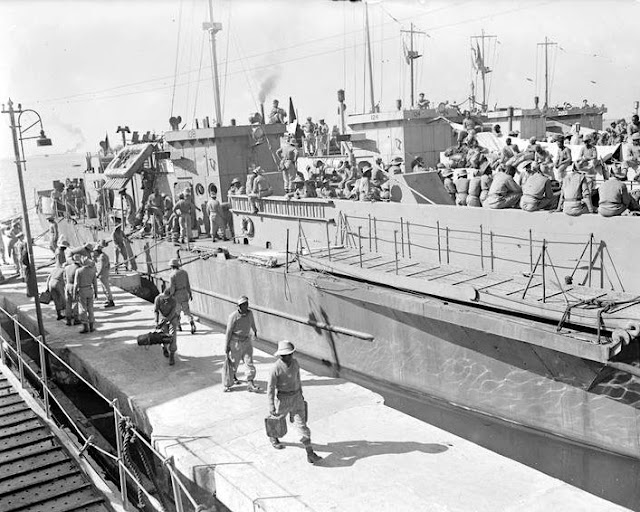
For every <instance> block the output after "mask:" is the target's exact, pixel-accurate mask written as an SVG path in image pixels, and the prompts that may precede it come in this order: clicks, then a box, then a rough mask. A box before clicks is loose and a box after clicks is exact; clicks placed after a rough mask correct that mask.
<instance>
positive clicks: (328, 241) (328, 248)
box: [287, 222, 331, 261]
mask: <svg viewBox="0 0 640 512" xmlns="http://www.w3.org/2000/svg"><path fill="white" fill-rule="evenodd" d="M324 226H325V228H326V231H327V253H328V254H329V261H331V239H330V238H329V223H328V222H325V223H324ZM287 231H289V230H287Z"/></svg>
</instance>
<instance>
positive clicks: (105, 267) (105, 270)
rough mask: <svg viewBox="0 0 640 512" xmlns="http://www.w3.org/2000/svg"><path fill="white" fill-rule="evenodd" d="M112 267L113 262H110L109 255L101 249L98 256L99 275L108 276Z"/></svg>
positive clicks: (97, 267)
mask: <svg viewBox="0 0 640 512" xmlns="http://www.w3.org/2000/svg"><path fill="white" fill-rule="evenodd" d="M110 267H111V263H110V262H109V256H107V255H106V254H105V253H104V252H102V251H100V252H99V253H98V257H97V258H96V273H97V274H98V277H108V276H109V268H110Z"/></svg>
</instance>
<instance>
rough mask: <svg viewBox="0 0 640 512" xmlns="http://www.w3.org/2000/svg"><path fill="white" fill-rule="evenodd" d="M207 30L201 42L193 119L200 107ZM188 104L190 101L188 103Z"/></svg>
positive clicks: (203, 33)
mask: <svg viewBox="0 0 640 512" xmlns="http://www.w3.org/2000/svg"><path fill="white" fill-rule="evenodd" d="M205 34H206V32H204V31H203V32H202V41H201V43H200V65H199V66H198V80H196V97H195V98H194V100H193V119H194V121H195V119H196V113H197V112H196V109H197V108H198V93H199V92H200V75H201V73H202V60H203V57H204V40H205ZM187 106H188V103H187Z"/></svg>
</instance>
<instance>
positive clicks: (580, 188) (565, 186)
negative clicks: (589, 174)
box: [558, 172, 593, 215]
mask: <svg viewBox="0 0 640 512" xmlns="http://www.w3.org/2000/svg"><path fill="white" fill-rule="evenodd" d="M583 201H584V203H585V204H586V205H587V208H588V209H589V211H593V204H592V203H591V194H590V192H589V184H588V183H587V180H586V179H585V177H584V174H581V173H577V172H571V173H569V174H567V175H566V176H565V177H564V179H563V180H562V190H561V192H560V202H559V203H558V209H560V208H562V211H563V212H564V213H566V214H568V215H580V214H581V213H582V212H583V207H582V202H583Z"/></svg>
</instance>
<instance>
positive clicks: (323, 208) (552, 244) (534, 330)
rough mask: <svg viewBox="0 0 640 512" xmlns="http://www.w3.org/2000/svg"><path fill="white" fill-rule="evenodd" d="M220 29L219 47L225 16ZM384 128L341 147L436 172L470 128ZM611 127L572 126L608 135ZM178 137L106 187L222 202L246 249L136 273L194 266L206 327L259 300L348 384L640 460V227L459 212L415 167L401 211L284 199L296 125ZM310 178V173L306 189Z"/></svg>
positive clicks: (395, 188) (175, 127)
mask: <svg viewBox="0 0 640 512" xmlns="http://www.w3.org/2000/svg"><path fill="white" fill-rule="evenodd" d="M365 8H366V4H365ZM208 26H209V31H210V34H211V40H212V43H214V42H215V34H216V32H217V31H218V30H219V29H220V25H219V24H217V23H215V22H214V21H213V15H212V16H211V20H210V22H209V24H208ZM213 49H214V50H215V44H213ZM214 55H215V52H214ZM214 69H215V66H214ZM215 82H217V78H216V80H215ZM216 98H217V105H216V119H221V117H220V107H219V95H218V94H216ZM483 105H485V106H486V101H483ZM342 107H343V106H342V103H341V104H340V111H341V112H343V113H344V108H342ZM376 110H377V109H376V108H375V105H374V104H373V102H372V112H369V113H365V114H358V115H352V116H348V117H347V118H346V119H345V126H343V130H342V131H343V134H342V137H341V138H340V142H341V145H342V147H343V149H346V150H348V151H349V152H351V153H352V154H353V157H354V158H355V159H356V161H363V160H367V161H371V160H372V159H373V158H374V157H377V156H381V157H382V158H383V159H384V160H386V161H390V160H391V159H392V158H393V157H396V156H401V157H402V158H403V159H404V161H405V162H410V161H412V160H414V159H415V158H416V157H417V156H421V157H423V160H424V162H425V164H426V165H427V166H431V165H435V164H436V163H437V162H438V161H439V158H440V153H441V152H443V151H444V150H445V149H447V148H448V147H450V146H452V145H455V144H456V126H455V125H456V124H457V123H458V122H459V121H460V120H461V113H460V111H459V109H456V108H449V107H447V106H446V105H445V106H444V107H443V108H435V109H414V108H410V109H406V110H403V109H401V108H400V109H398V110H396V111H393V112H377V111H376ZM480 110H481V111H480V112H478V113H477V114H478V115H479V116H480V118H481V119H482V120H483V121H485V119H486V121H485V122H486V124H487V125H488V126H491V125H492V124H501V125H504V129H505V131H506V130H509V131H512V130H519V131H520V135H521V136H522V137H529V136H538V137H543V136H544V135H546V132H547V125H548V122H549V121H554V122H557V121H555V117H554V116H556V117H557V116H559V114H558V112H554V111H553V109H547V110H546V112H543V111H542V110H541V109H538V108H535V109H531V111H529V110H526V109H507V110H506V111H503V110H496V111H493V112H489V111H483V110H485V109H480ZM604 111H605V110H604V109H598V108H592V107H588V108H580V109H567V110H566V112H567V114H566V116H564V115H563V116H561V117H563V118H565V119H569V120H571V121H573V120H574V119H580V120H581V122H582V123H583V124H584V125H586V126H589V123H591V126H592V127H593V128H594V129H600V128H602V113H603V112H604ZM501 116H502V117H501ZM262 117H263V120H264V116H262ZM587 120H590V121H587ZM171 124H172V129H171V130H170V131H167V132H165V133H164V135H163V137H162V142H159V141H156V142H154V141H148V142H144V143H142V142H140V143H138V144H129V145H126V146H125V147H124V148H123V150H122V151H121V154H122V155H124V154H126V155H127V159H126V164H122V161H119V160H118V159H117V158H116V159H115V160H113V161H112V162H111V163H110V164H109V165H108V166H107V168H106V169H105V172H104V174H97V175H96V178H98V179H97V180H96V181H95V183H96V184H97V185H98V186H99V187H100V190H101V191H110V190H111V191H113V192H117V191H119V190H122V189H126V190H127V191H128V193H129V194H130V195H131V197H132V198H133V199H134V201H135V202H136V207H139V206H140V204H141V203H142V202H143V201H142V199H143V198H144V197H145V195H144V194H145V190H143V184H144V183H143V182H146V183H147V184H148V183H149V179H151V180H152V182H153V184H154V185H155V186H156V187H157V188H158V190H159V192H161V193H166V194H168V195H170V196H171V197H173V198H174V202H175V199H176V198H177V196H178V194H179V193H181V192H182V191H183V190H185V189H186V188H191V189H192V190H193V191H194V197H195V200H196V204H197V205H198V206H199V207H202V206H203V204H204V203H205V202H206V200H207V199H208V192H209V190H211V188H212V187H214V186H215V188H216V189H217V190H218V192H219V197H220V196H221V197H222V200H223V201H225V202H226V203H228V205H229V211H230V212H231V215H232V217H233V226H234V232H235V237H236V238H235V240H236V242H237V243H212V242H209V241H207V240H203V238H202V237H201V238H199V239H198V240H197V241H196V242H195V243H193V244H181V245H176V244H174V243H173V242H171V241H169V240H154V239H152V238H150V237H148V236H147V237H144V236H138V235H133V234H132V235H131V238H132V244H133V250H134V253H135V254H136V255H138V258H137V261H138V267H139V272H140V274H141V275H143V276H146V278H147V279H148V280H150V281H151V282H153V283H154V284H155V285H156V286H157V287H158V288H160V287H161V283H162V282H166V281H167V279H168V272H167V271H166V270H165V269H166V267H167V262H168V261H169V260H170V259H171V258H174V257H176V256H178V257H179V258H181V259H182V261H183V262H184V263H185V268H186V269H187V270H188V271H189V274H190V276H191V282H192V291H193V297H194V300H193V304H192V306H193V308H192V309H193V310H194V311H195V312H196V313H197V314H198V315H200V316H201V317H203V318H206V319H208V320H211V321H214V322H218V323H224V322H225V321H226V319H227V316H228V313H229V312H230V311H231V309H232V308H233V307H234V304H235V300H236V298H237V297H238V296H240V295H248V296H249V297H250V299H251V301H252V308H253V309H254V311H255V312H256V316H257V322H258V323H259V325H260V332H261V337H262V338H263V343H265V344H267V345H269V344H271V345H275V344H276V343H277V341H278V340H280V339H282V338H288V339H291V340H295V343H296V346H297V350H298V352H299V353H301V354H302V355H303V356H305V357H308V358H311V359H314V360H316V361H321V362H323V363H324V364H325V365H326V366H327V367H328V368H330V369H331V370H332V371H333V372H334V373H335V375H339V376H342V377H345V378H357V379H359V380H360V381H365V382H366V381H375V382H380V383H383V384H385V385H389V386H392V387H393V388H394V389H396V390H398V391H401V392H406V393H411V394H419V395H420V394H423V395H428V396H430V397H436V398H439V399H442V400H446V401H447V402H449V403H452V404H454V405H457V406H460V407H464V408H467V409H471V410H474V411H477V412H479V413H482V414H487V415H491V416H494V417H498V418H502V419H504V420H507V421H510V422H514V423H518V424H521V425H525V426H528V427H531V428H534V429H537V430H540V431H543V432H547V433H551V434H554V435H558V436H562V437H565V438H568V439H571V440H573V441H576V442H579V443H582V444H585V445H589V446H595V447H598V448H601V449H604V450H608V451H611V452H614V453H618V454H624V455H627V456H631V457H634V458H638V457H639V456H640V449H639V448H640V447H639V446H638V445H639V443H640V427H639V425H640V421H639V420H640V410H639V408H640V393H639V391H640V357H639V356H640V350H639V348H640V345H639V344H638V335H639V334H640V298H639V296H640V272H638V270H637V265H636V264H635V262H634V261H633V259H632V258H630V257H629V254H628V251H629V247H634V246H636V245H635V244H638V243H640V240H638V238H639V237H640V235H639V234H638V230H637V222H638V220H637V219H636V218H633V217H626V218H615V219H605V218H602V217H600V216H595V215H593V216H590V215H585V216H582V217H579V218H571V217H568V216H566V215H562V214H550V213H549V212H535V213H528V212H523V211H516V210H510V211H501V210H489V209H484V208H460V207H456V206H454V205H452V202H451V199H450V197H449V196H448V194H447V193H446V191H445V190H444V188H443V187H442V183H441V181H440V179H439V176H438V175H437V173H435V172H428V171H420V172H412V169H410V168H409V166H407V167H406V168H405V172H403V173H401V174H397V175H393V176H390V179H391V184H392V193H391V197H392V201H390V202H378V203H370V202H361V201H350V200H345V199H337V198H336V199H327V198H316V199H301V200H292V199H287V198H285V197H284V196H283V192H284V190H283V184H282V179H281V176H280V173H279V172H278V162H277V159H276V158H275V157H274V155H275V152H276V150H277V149H278V148H279V147H280V141H281V139H282V137H283V135H284V134H285V132H286V130H287V126H285V125H283V124H263V123H254V124H252V125H230V126H217V125H215V123H211V122H210V121H209V120H208V118H205V119H204V120H202V122H198V123H197V124H196V127H195V128H193V129H189V130H185V129H181V126H180V123H179V122H177V119H174V120H173V121H172V123H171ZM346 125H348V126H349V127H350V129H351V130H350V132H348V133H347V131H346ZM609 150H615V148H613V149H612V148H609ZM125 152H126V153H125ZM344 158H346V157H345V156H342V155H328V156H327V157H326V159H327V160H329V161H330V160H331V159H334V160H335V159H344ZM314 159H317V157H314ZM121 160H124V158H123V159H121ZM308 164H309V160H308V159H304V158H301V159H300V160H299V166H300V168H301V170H302V171H303V172H304V170H305V169H306V165H308ZM256 165H259V166H261V167H262V168H263V169H264V170H265V174H266V176H267V179H268V180H269V181H270V183H271V185H272V186H273V188H274V195H273V196H270V197H266V198H263V199H261V200H260V203H259V211H258V212H257V213H256V212H254V210H253V208H252V207H251V205H250V203H249V199H248V197H247V196H239V195H236V196H228V195H227V190H228V189H229V186H230V184H231V181H232V180H233V179H234V178H239V179H240V180H242V181H244V179H245V177H246V174H247V170H248V169H250V168H252V167H253V166H256ZM88 188H89V190H90V193H89V197H90V198H91V197H92V198H95V193H96V192H95V191H94V190H91V187H88ZM144 188H145V189H146V191H147V192H148V190H149V187H148V185H145V187H144ZM46 195H47V193H46V191H43V193H42V196H43V197H46ZM41 206H42V207H41V209H40V211H41V218H42V221H43V222H45V218H46V216H48V215H49V214H51V213H54V214H55V213H56V212H55V210H56V209H55V208H52V205H51V203H48V204H47V201H46V200H44V201H43V203H42V205H41ZM120 210H121V207H120V205H118V204H113V205H112V210H111V212H110V216H109V218H108V219H105V222H104V223H103V224H101V223H100V222H99V221H98V219H96V218H95V216H91V215H90V216H89V217H90V218H87V219H71V220H69V219H65V218H61V219H60V222H59V223H60V231H61V233H62V234H63V236H64V237H65V238H66V239H67V240H68V241H69V242H71V244H72V245H79V244H83V243H86V242H96V241H98V240H100V239H109V238H110V236H111V230H112V229H113V227H114V224H115V222H117V220H118V219H119V218H121V217H122V214H121V213H120ZM91 217H93V218H91ZM200 230H201V231H204V232H206V231H207V223H206V221H205V223H204V224H203V226H202V227H201V228H200ZM109 249H111V248H109ZM221 249H224V250H223V251H221ZM108 252H109V251H108ZM110 256H111V258H112V261H113V251H112V250H111V251H110ZM98 329H99V326H98Z"/></svg>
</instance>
